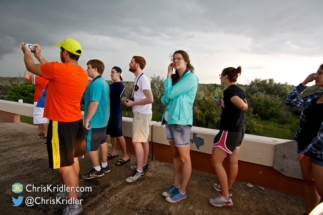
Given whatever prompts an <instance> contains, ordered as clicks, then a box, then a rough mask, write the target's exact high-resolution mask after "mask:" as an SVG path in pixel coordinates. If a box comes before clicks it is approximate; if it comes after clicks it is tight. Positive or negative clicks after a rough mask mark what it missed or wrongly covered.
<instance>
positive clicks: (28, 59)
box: [21, 44, 47, 76]
mask: <svg viewBox="0 0 323 215" xmlns="http://www.w3.org/2000/svg"><path fill="white" fill-rule="evenodd" d="M35 46H36V51H35V53H34V55H35V57H36V58H37V59H38V61H39V62H40V64H43V63H47V60H46V59H45V58H43V57H42V56H41V54H40V53H41V47H40V46H39V45H38V44H35ZM21 50H22V52H23V54H24V62H25V65H26V68H27V70H28V71H29V72H31V73H33V74H35V75H38V76H42V74H41V71H40V64H35V62H34V59H33V56H32V54H31V51H30V49H29V48H28V47H27V46H26V45H25V44H21Z"/></svg>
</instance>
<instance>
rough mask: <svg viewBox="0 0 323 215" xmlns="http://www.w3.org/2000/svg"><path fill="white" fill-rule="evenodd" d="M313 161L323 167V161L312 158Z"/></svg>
mask: <svg viewBox="0 0 323 215" xmlns="http://www.w3.org/2000/svg"><path fill="white" fill-rule="evenodd" d="M311 161H312V163H314V164H316V165H319V166H323V159H320V158H316V157H311Z"/></svg>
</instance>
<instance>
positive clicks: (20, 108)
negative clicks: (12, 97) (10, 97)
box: [0, 100, 34, 117]
mask: <svg viewBox="0 0 323 215" xmlns="http://www.w3.org/2000/svg"><path fill="white" fill-rule="evenodd" d="M33 107H34V105H32V104H26V103H18V102H12V101H5V100H0V111H5V112H9V113H14V114H18V115H23V116H30V117H33Z"/></svg>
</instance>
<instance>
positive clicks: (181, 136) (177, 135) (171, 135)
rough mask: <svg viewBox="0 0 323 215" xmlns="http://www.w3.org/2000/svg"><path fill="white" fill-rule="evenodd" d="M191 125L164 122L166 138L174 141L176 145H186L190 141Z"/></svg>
mask: <svg viewBox="0 0 323 215" xmlns="http://www.w3.org/2000/svg"><path fill="white" fill-rule="evenodd" d="M190 133H191V126H189V125H173V124H172V125H168V124H166V136H167V140H168V141H171V142H174V145H175V146H176V147H184V146H188V145H189V144H190V143H191V141H190Z"/></svg>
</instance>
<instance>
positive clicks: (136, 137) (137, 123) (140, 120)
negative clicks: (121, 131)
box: [132, 113, 152, 143]
mask: <svg viewBox="0 0 323 215" xmlns="http://www.w3.org/2000/svg"><path fill="white" fill-rule="evenodd" d="M151 117H152V114H141V113H135V114H134V116H133V123H132V142H134V143H138V142H141V143H143V142H147V141H148V137H149V126H150V122H151Z"/></svg>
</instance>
